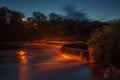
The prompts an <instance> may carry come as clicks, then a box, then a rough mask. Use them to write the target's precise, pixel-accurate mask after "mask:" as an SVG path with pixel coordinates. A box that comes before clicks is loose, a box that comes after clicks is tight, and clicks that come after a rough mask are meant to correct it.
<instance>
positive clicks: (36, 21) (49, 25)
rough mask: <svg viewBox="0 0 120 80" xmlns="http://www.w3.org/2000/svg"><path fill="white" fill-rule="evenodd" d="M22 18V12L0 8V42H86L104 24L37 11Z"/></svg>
mask: <svg viewBox="0 0 120 80" xmlns="http://www.w3.org/2000/svg"><path fill="white" fill-rule="evenodd" d="M24 17H25V15H24V14H23V13H22V12H18V11H13V10H10V9H9V8H7V7H0V42H8V41H32V40H41V39H77V40H87V39H88V38H89V37H90V36H91V34H92V32H94V30H95V29H96V28H100V27H102V26H103V25H104V24H105V23H102V22H99V21H89V20H84V21H80V20H73V19H66V18H64V17H62V16H60V15H58V14H56V13H50V14H49V15H48V17H47V16H46V15H45V14H43V13H41V12H39V11H34V12H33V13H32V16H31V17H28V18H27V19H26V20H25V21H24V20H23V19H24Z"/></svg>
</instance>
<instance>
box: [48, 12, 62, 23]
mask: <svg viewBox="0 0 120 80" xmlns="http://www.w3.org/2000/svg"><path fill="white" fill-rule="evenodd" d="M49 20H50V21H62V17H61V16H60V15H57V14H56V13H50V14H49Z"/></svg>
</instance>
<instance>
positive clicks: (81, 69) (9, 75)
mask: <svg viewBox="0 0 120 80" xmlns="http://www.w3.org/2000/svg"><path fill="white" fill-rule="evenodd" d="M92 79H93V78H92V73H91V70H90V67H89V64H88V63H84V62H79V61H75V60H71V59H65V58H63V57H61V55H60V54H59V51H58V49H56V48H55V47H51V46H45V45H44V46H43V45H42V46H41V45H33V44H32V45H26V46H25V48H24V49H9V50H2V51H0V80H92Z"/></svg>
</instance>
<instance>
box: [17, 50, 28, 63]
mask: <svg viewBox="0 0 120 80" xmlns="http://www.w3.org/2000/svg"><path fill="white" fill-rule="evenodd" d="M17 54H18V58H19V59H20V62H21V63H27V56H26V51H24V50H20V51H18V52H17Z"/></svg>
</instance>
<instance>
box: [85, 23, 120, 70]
mask: <svg viewBox="0 0 120 80" xmlns="http://www.w3.org/2000/svg"><path fill="white" fill-rule="evenodd" d="M87 44H88V46H94V49H95V52H94V57H95V62H96V64H97V65H98V67H99V68H100V70H104V69H105V68H106V66H109V65H113V66H114V67H115V68H117V69H119V68H120V59H119V58H120V21H117V22H113V23H111V24H110V25H109V26H104V27H103V28H102V29H97V30H96V31H95V33H94V34H93V35H92V37H91V38H90V39H89V40H88V42H87Z"/></svg>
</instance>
